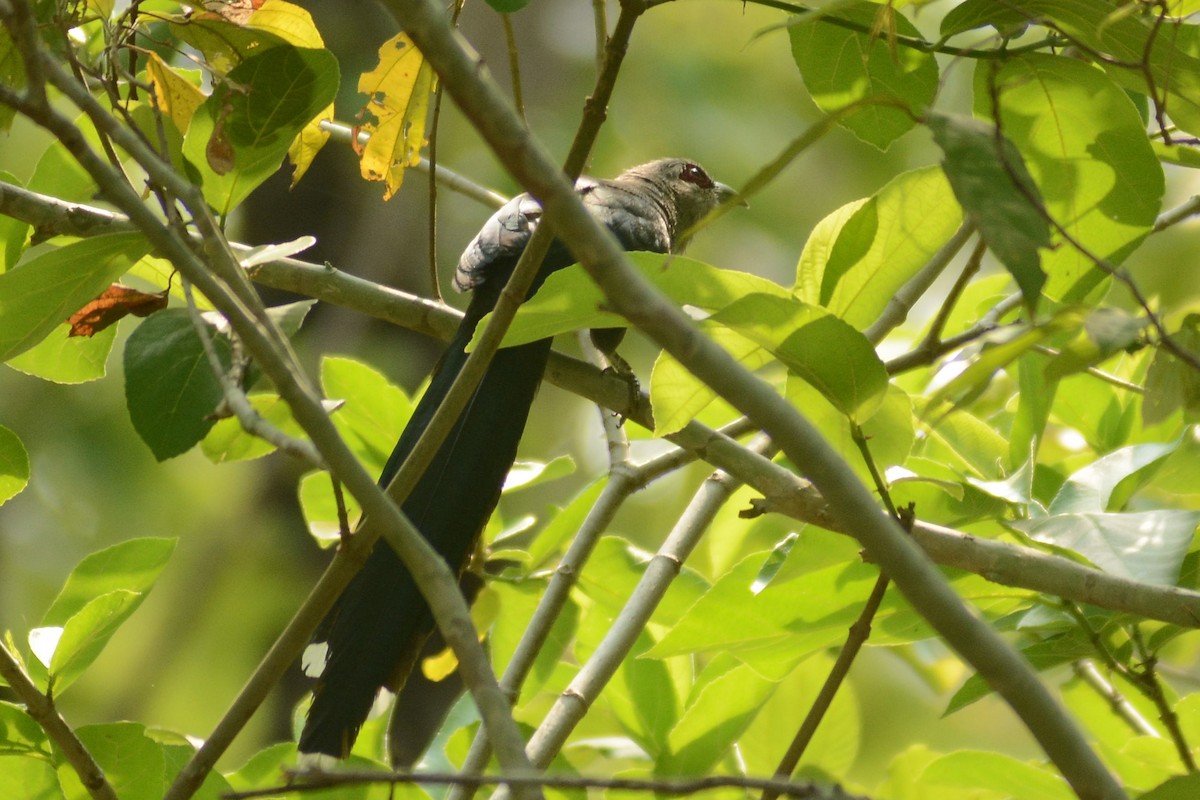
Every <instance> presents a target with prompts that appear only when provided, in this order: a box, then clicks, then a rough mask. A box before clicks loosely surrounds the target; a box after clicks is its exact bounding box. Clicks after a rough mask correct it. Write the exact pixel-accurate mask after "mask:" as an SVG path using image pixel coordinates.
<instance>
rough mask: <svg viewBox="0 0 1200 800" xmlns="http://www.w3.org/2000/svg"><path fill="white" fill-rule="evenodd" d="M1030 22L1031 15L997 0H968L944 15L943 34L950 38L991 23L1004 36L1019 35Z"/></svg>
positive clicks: (944, 36)
mask: <svg viewBox="0 0 1200 800" xmlns="http://www.w3.org/2000/svg"><path fill="white" fill-rule="evenodd" d="M1028 24H1029V16H1028V15H1027V14H1023V13H1021V9H1020V8H1017V7H1015V6H1010V5H1007V4H1005V3H997V2H996V0H966V2H964V3H959V4H958V5H956V6H954V8H952V9H950V10H949V11H947V12H946V16H944V17H942V25H941V31H940V33H941V35H942V37H943V38H949V37H951V36H955V35H957V34H960V33H966V32H967V31H970V30H975V29H976V28H982V27H983V26H984V25H991V26H992V27H993V28H995V29H996V30H997V31H998V32H999V33H1000V34H1001V35H1002V36H1017V35H1020V33H1021V32H1022V31H1023V30H1024V29H1025V27H1026V26H1027V25H1028Z"/></svg>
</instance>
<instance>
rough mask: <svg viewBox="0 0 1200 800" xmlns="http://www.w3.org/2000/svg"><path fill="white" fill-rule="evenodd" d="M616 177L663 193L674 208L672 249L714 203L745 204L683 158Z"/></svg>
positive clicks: (639, 167)
mask: <svg viewBox="0 0 1200 800" xmlns="http://www.w3.org/2000/svg"><path fill="white" fill-rule="evenodd" d="M618 180H637V181H645V182H646V183H647V184H649V185H650V186H652V187H653V188H654V189H655V190H657V191H658V192H659V193H661V194H662V195H663V199H664V200H665V201H666V203H667V205H668V207H669V208H670V209H671V210H672V211H673V216H674V231H675V234H676V237H675V247H674V248H673V249H675V250H676V251H678V250H680V249H682V245H683V244H684V242H685V239H686V238H688V237H690V234H691V233H692V232H693V230H694V228H695V227H696V224H697V223H699V222H700V220H702V219H704V217H705V216H706V215H707V214H708V213H709V212H710V211H712V210H713V209H715V208H716V207H717V206H719V205H721V204H722V203H725V202H727V201H736V202H737V203H738V204H740V205H746V202H745V201H744V200H741V199H739V198H738V194H737V192H735V191H734V190H733V188H732V187H730V186H727V185H726V184H724V183H721V182H720V181H716V180H713V179H712V177H711V176H709V174H708V172H706V171H705V169H704V168H703V167H701V166H700V165H699V164H697V163H696V162H695V161H691V160H689V159H686V158H660V159H658V160H657V161H651V162H649V163H646V164H640V165H638V166H636V167H631V168H630V169H627V170H625V172H623V173H622V174H621V176H620V177H619V178H618Z"/></svg>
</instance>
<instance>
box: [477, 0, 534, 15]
mask: <svg viewBox="0 0 1200 800" xmlns="http://www.w3.org/2000/svg"><path fill="white" fill-rule="evenodd" d="M487 4H488V5H489V6H491V7H492V8H493V9H494V10H496V11H498V12H499V13H501V14H515V13H516V12H518V11H520V10H521V9H522V8H524V7H525V6H527V5H529V0H487Z"/></svg>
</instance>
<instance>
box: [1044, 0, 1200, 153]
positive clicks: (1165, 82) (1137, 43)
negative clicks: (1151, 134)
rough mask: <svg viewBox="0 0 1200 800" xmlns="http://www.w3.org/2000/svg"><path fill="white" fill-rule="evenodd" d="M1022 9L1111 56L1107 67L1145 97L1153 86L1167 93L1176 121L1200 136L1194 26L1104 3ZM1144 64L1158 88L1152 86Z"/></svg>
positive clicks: (1064, 2) (1079, 0) (1063, 1)
mask: <svg viewBox="0 0 1200 800" xmlns="http://www.w3.org/2000/svg"><path fill="white" fill-rule="evenodd" d="M1021 9H1022V10H1023V11H1024V12H1026V13H1028V14H1029V15H1030V16H1040V17H1046V18H1048V19H1051V20H1053V21H1054V23H1055V25H1056V26H1057V27H1059V28H1060V29H1061V30H1062V31H1063V33H1065V34H1066V35H1067V36H1069V37H1071V38H1072V39H1074V40H1075V41H1078V42H1081V43H1082V44H1083V45H1084V46H1085V47H1086V48H1088V49H1089V50H1090V51H1092V52H1098V53H1104V54H1106V55H1107V56H1109V58H1107V59H1105V69H1106V71H1107V72H1108V74H1109V75H1110V76H1111V77H1112V79H1113V80H1116V81H1117V82H1119V83H1120V84H1121V85H1122V86H1124V87H1126V88H1128V89H1132V90H1133V91H1135V92H1139V93H1142V94H1149V93H1150V89H1151V88H1153V89H1154V91H1155V93H1158V94H1162V93H1165V94H1166V97H1165V99H1164V103H1165V105H1166V108H1167V112H1168V113H1169V114H1170V116H1171V120H1172V121H1173V122H1175V123H1176V124H1177V125H1178V126H1179V127H1180V128H1181V129H1183V130H1185V131H1187V132H1188V133H1191V134H1193V135H1195V134H1200V58H1197V47H1196V45H1197V36H1196V26H1195V25H1190V24H1186V23H1179V22H1171V21H1165V22H1164V24H1162V25H1161V26H1159V25H1158V24H1155V23H1152V22H1151V20H1153V19H1155V18H1156V17H1157V15H1145V16H1143V15H1140V14H1130V13H1127V10H1126V9H1124V8H1122V6H1121V5H1120V4H1117V3H1112V2H1103V0H1024V2H1022V3H1021ZM1147 55H1148V58H1147ZM1143 62H1147V67H1148V71H1149V78H1150V79H1152V80H1153V84H1154V85H1153V87H1149V86H1148V85H1147V75H1146V70H1144V69H1143V67H1142V66H1141V65H1142V64H1143ZM1144 139H1145V137H1144V136H1143V140H1144Z"/></svg>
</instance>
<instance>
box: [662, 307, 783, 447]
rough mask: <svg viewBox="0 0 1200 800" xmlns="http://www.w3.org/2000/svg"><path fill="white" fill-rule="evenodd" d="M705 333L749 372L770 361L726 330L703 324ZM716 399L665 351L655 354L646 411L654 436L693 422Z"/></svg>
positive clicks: (747, 341) (758, 346)
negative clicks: (650, 416) (650, 419)
mask: <svg viewBox="0 0 1200 800" xmlns="http://www.w3.org/2000/svg"><path fill="white" fill-rule="evenodd" d="M703 327H704V330H705V333H706V334H707V335H708V336H709V338H711V339H712V340H713V341H714V342H716V343H717V344H718V345H720V346H721V347H722V348H723V349H724V350H725V351H726V352H727V353H729V355H731V356H733V358H734V359H735V360H737V362H738V363H739V364H741V365H742V366H743V367H745V368H746V369H748V370H750V371H752V372H753V371H755V370H758V369H760V368H762V367H764V366H766V365H767V364H769V363H771V362H772V361H773V360H774V357H773V356H772V354H771V352H770V350H769V349H767V348H765V347H763V346H762V345H761V344H759V343H758V342H756V341H754V340H753V339H749V338H747V337H745V336H743V335H741V334H740V333H738V332H737V331H735V330H733V329H730V328H723V327H721V326H719V325H713V324H711V323H707V324H705V325H704V326H703ZM717 398H718V395H717V393H716V392H714V391H713V390H712V389H710V388H708V385H707V384H705V383H704V382H703V381H701V380H700V379H699V378H697V377H696V376H695V375H693V374H692V373H691V372H689V371H688V370H687V368H686V367H684V366H683V365H682V364H680V363H679V361H678V360H677V359H676V358H675V357H674V356H673V355H671V354H670V353H668V352H667V351H666V350H663V351H661V352H659V354H658V358H657V359H655V361H654V370H653V371H652V372H651V373H650V407H651V409H652V410H653V412H654V435H655V436H669V435H670V434H672V433H676V432H678V431H679V430H681V429H682V428H683V427H684V426H685V425H687V424H688V423H689V422H691V421H692V420H694V419H696V417H698V416H699V415H700V413H701V412H702V411H704V409H706V408H708V407H709V405H711V404H712V403H713V401H714V400H716V399H717Z"/></svg>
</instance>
